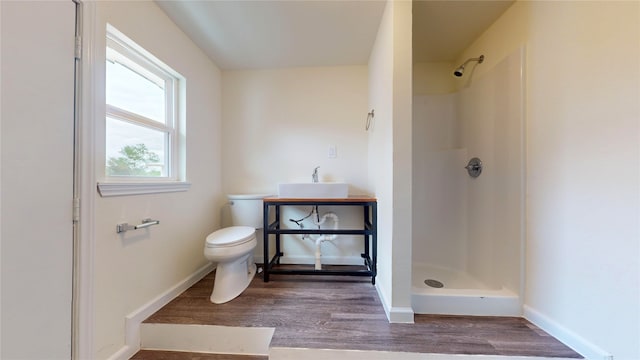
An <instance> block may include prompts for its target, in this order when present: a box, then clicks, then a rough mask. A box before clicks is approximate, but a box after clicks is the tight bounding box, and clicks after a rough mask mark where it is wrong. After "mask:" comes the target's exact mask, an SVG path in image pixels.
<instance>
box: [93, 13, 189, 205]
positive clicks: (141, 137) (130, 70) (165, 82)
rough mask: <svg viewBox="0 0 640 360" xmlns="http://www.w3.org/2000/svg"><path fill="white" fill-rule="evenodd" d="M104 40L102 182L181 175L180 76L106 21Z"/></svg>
mask: <svg viewBox="0 0 640 360" xmlns="http://www.w3.org/2000/svg"><path fill="white" fill-rule="evenodd" d="M106 44H107V46H106V74H105V75H106V76H105V95H106V96H105V97H106V118H105V180H106V182H105V183H102V185H104V184H106V183H111V184H113V183H118V182H120V183H122V182H125V183H127V186H128V187H129V188H130V184H131V183H133V182H137V183H143V182H146V183H153V184H156V185H157V183H161V182H178V181H180V180H184V176H180V174H179V173H178V172H179V164H178V159H179V151H180V147H179V146H180V145H181V144H179V143H178V139H179V138H180V136H179V134H178V132H179V129H180V127H179V123H178V121H179V117H178V108H179V106H178V105H179V104H178V101H179V96H178V95H179V87H180V86H181V81H182V82H184V80H183V79H182V77H181V76H180V75H179V74H177V73H176V72H175V71H173V70H172V69H170V68H169V67H167V66H166V65H165V64H163V63H162V62H161V61H159V60H157V59H156V58H155V57H154V56H153V55H151V54H150V53H148V52H147V51H145V50H144V49H143V48H141V47H140V46H139V45H137V44H135V43H134V42H133V41H131V40H130V39H128V38H127V37H126V36H124V35H123V34H122V33H120V32H119V31H117V30H116V29H114V28H113V27H111V26H109V27H108V29H107V39H106ZM182 148H184V146H183V147H182ZM99 185H100V184H99ZM154 188H155V189H157V186H154ZM102 190H103V188H100V192H101V194H102V195H103V196H105V193H104V192H103V191H102ZM171 191H176V190H171ZM152 192H158V191H152ZM160 192H162V191H160ZM141 193H147V192H141ZM116 195H121V194H116ZM106 196H109V195H106Z"/></svg>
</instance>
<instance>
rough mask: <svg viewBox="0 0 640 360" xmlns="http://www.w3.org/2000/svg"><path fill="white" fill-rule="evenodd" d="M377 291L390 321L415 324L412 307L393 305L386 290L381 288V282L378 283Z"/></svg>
mask: <svg viewBox="0 0 640 360" xmlns="http://www.w3.org/2000/svg"><path fill="white" fill-rule="evenodd" d="M376 291H377V292H378V298H379V299H380V302H381V303H382V307H383V308H384V312H385V314H386V315H387V319H388V320H389V322H390V323H402V324H413V322H414V320H413V315H414V313H413V309H412V308H411V307H398V306H395V307H393V306H391V304H389V299H387V297H386V296H385V294H384V292H383V291H382V290H381V288H380V284H379V283H377V284H376Z"/></svg>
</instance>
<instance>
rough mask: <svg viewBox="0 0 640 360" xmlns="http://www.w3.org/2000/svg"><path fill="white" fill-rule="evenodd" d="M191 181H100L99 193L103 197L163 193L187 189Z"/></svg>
mask: <svg viewBox="0 0 640 360" xmlns="http://www.w3.org/2000/svg"><path fill="white" fill-rule="evenodd" d="M190 187H191V183H189V182H184V181H170V182H99V183H98V193H99V194H100V196H102V197H112V196H129V195H145V194H161V193H170V192H180V191H187V190H189V188H190Z"/></svg>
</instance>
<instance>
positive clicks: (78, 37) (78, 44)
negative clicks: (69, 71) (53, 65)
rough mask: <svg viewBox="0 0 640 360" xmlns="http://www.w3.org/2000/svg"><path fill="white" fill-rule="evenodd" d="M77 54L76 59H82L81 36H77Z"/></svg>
mask: <svg viewBox="0 0 640 360" xmlns="http://www.w3.org/2000/svg"><path fill="white" fill-rule="evenodd" d="M75 52H76V53H75V57H76V59H78V60H80V59H82V38H81V37H80V36H79V35H76V46H75Z"/></svg>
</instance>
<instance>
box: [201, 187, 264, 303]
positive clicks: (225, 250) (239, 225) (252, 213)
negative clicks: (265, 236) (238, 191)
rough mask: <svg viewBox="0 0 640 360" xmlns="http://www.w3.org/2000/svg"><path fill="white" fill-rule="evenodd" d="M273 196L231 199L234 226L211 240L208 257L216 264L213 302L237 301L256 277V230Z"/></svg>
mask: <svg viewBox="0 0 640 360" xmlns="http://www.w3.org/2000/svg"><path fill="white" fill-rule="evenodd" d="M267 196H269V195H229V196H228V198H229V205H230V207H231V219H232V223H233V225H234V226H230V227H226V228H222V229H220V230H217V231H214V232H213V233H211V234H209V236H207V238H206V241H205V247H204V256H205V257H206V258H207V259H208V260H209V261H211V262H214V263H216V264H217V265H216V275H215V281H214V284H213V291H212V293H211V302H212V303H214V304H222V303H225V302H228V301H231V300H233V299H235V298H236V297H237V296H238V295H240V294H241V293H242V292H243V291H244V290H245V289H246V288H247V287H248V286H249V283H250V282H251V280H252V279H253V277H254V276H255V274H256V265H255V263H254V262H253V251H254V249H255V248H256V245H257V244H258V242H257V239H256V229H259V228H262V221H263V220H262V199H264V198H265V197H267Z"/></svg>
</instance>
